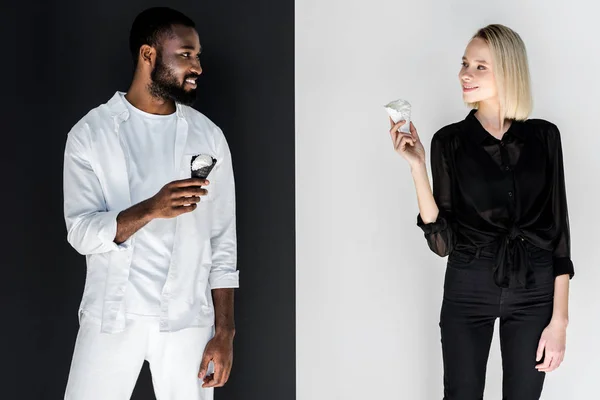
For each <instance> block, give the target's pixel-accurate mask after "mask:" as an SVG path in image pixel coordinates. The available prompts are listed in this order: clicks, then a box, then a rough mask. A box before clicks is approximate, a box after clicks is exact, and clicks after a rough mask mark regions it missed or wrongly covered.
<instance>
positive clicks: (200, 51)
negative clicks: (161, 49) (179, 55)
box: [179, 45, 202, 53]
mask: <svg viewBox="0 0 600 400" xmlns="http://www.w3.org/2000/svg"><path fill="white" fill-rule="evenodd" d="M179 49H181V50H196V48H195V47H194V46H190V45H184V46H181V47H180V48H179ZM198 53H202V46H200V50H199V51H198Z"/></svg>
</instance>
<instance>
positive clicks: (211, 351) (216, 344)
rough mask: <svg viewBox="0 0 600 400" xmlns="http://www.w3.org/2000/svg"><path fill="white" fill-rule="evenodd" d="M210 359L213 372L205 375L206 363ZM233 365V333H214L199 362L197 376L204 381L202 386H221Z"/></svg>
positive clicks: (227, 378)
mask: <svg viewBox="0 0 600 400" xmlns="http://www.w3.org/2000/svg"><path fill="white" fill-rule="evenodd" d="M210 361H212V362H213V364H214V366H215V372H214V373H213V374H210V375H207V371H208V363H209V362H210ZM232 365H233V335H229V334H216V335H215V337H213V338H212V339H211V340H210V341H209V342H208V343H207V344H206V348H205V349H204V355H203V356H202V362H201V363H200V372H198V378H199V379H202V380H203V381H204V383H203V384H202V387H203V388H210V387H222V386H223V385H225V383H227V380H229V374H230V373H231V366H232Z"/></svg>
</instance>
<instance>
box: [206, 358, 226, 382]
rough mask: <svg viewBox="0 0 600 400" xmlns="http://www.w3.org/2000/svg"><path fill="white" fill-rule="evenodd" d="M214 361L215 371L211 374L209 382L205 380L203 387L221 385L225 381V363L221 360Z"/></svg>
mask: <svg viewBox="0 0 600 400" xmlns="http://www.w3.org/2000/svg"><path fill="white" fill-rule="evenodd" d="M213 363H214V365H215V372H214V373H213V374H212V375H211V378H212V379H210V380H209V381H208V382H207V381H205V382H204V384H203V385H202V387H204V388H210V387H220V386H223V384H224V382H222V379H223V365H222V363H220V362H215V361H214V360H213Z"/></svg>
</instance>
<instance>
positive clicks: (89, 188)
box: [63, 122, 130, 255]
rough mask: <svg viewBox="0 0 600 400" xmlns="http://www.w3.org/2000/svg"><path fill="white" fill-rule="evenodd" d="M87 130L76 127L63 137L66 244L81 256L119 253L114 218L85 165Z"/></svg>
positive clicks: (82, 124)
mask: <svg viewBox="0 0 600 400" xmlns="http://www.w3.org/2000/svg"><path fill="white" fill-rule="evenodd" d="M89 148H90V147H89V135H88V127H87V125H86V124H84V123H81V122H80V123H78V124H77V125H75V127H73V129H72V130H71V131H70V132H69V134H68V136H67V142H66V145H65V153H64V165H63V196H64V218H65V223H66V226H67V241H68V242H69V244H70V245H71V246H73V248H74V249H75V250H77V252H79V253H80V254H83V255H89V254H98V253H105V252H109V251H122V250H125V249H127V248H128V247H129V246H130V241H129V240H128V241H126V242H124V243H121V244H119V245H117V244H116V243H115V242H114V239H115V236H116V233H117V215H118V214H119V211H108V210H107V207H106V204H105V201H104V194H103V192H102V187H101V186H100V182H99V180H98V177H97V176H96V174H95V173H94V170H93V169H92V167H91V164H90V162H89V154H90V152H89Z"/></svg>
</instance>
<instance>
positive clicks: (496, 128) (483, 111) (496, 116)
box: [475, 100, 511, 139]
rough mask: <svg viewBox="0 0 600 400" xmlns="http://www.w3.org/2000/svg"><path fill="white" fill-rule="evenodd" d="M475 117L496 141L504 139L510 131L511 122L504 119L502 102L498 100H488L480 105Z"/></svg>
mask: <svg viewBox="0 0 600 400" xmlns="http://www.w3.org/2000/svg"><path fill="white" fill-rule="evenodd" d="M475 117H476V118H477V119H478V120H479V122H480V123H481V125H482V126H483V128H484V129H485V130H486V131H488V133H489V134H490V135H492V136H494V137H495V138H496V139H502V136H504V134H505V133H506V131H508V129H509V128H510V125H511V121H510V120H508V119H504V118H503V117H502V116H501V113H500V102H499V101H498V100H486V101H484V102H481V103H479V107H478V109H477V112H476V113H475Z"/></svg>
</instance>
